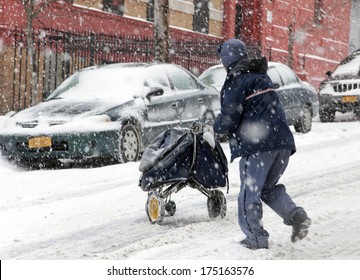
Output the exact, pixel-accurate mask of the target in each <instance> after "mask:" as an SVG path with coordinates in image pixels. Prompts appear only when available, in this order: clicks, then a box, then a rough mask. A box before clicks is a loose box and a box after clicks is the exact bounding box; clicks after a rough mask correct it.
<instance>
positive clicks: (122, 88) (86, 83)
mask: <svg viewBox="0 0 360 280" xmlns="http://www.w3.org/2000/svg"><path fill="white" fill-rule="evenodd" d="M145 72H146V69H145V68H142V67H136V68H133V67H104V68H92V69H88V70H85V71H79V72H77V73H75V74H74V75H72V76H71V77H69V78H68V79H66V80H65V81H64V82H63V83H62V84H61V85H60V86H59V87H58V88H57V89H56V90H55V91H54V92H53V93H52V94H51V95H50V96H49V98H48V99H54V98H75V99H82V98H106V99H108V98H114V97H126V98H129V97H131V98H132V97H134V96H141V95H143V94H144V93H145V91H146V87H145V77H146V73H145ZM147 84H148V83H147Z"/></svg>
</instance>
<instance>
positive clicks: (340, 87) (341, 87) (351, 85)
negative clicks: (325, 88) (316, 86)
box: [333, 82, 360, 92]
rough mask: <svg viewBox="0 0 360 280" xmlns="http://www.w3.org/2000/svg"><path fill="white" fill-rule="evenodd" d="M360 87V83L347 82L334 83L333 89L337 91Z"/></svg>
mask: <svg viewBox="0 0 360 280" xmlns="http://www.w3.org/2000/svg"><path fill="white" fill-rule="evenodd" d="M358 88H360V83H359V82H357V83H346V84H334V85H333V89H334V91H335V92H346V91H349V90H354V89H358Z"/></svg>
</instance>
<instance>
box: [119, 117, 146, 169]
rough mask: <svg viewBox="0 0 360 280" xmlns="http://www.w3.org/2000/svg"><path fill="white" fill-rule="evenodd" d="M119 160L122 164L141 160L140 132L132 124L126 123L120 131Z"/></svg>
mask: <svg viewBox="0 0 360 280" xmlns="http://www.w3.org/2000/svg"><path fill="white" fill-rule="evenodd" d="M118 147H119V151H118V155H117V159H118V161H119V162H120V163H126V162H129V161H138V160H139V158H140V147H141V138H140V133H139V130H138V129H137V128H136V126H135V125H133V124H132V123H125V124H123V125H122V128H121V130H120V137H119V143H118Z"/></svg>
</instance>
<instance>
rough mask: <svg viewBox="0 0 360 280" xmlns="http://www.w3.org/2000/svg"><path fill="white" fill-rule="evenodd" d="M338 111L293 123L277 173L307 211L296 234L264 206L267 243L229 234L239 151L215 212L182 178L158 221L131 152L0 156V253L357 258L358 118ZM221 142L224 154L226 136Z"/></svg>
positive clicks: (233, 229)
mask: <svg viewBox="0 0 360 280" xmlns="http://www.w3.org/2000/svg"><path fill="white" fill-rule="evenodd" d="M346 117H347V116H346ZM337 118H338V120H337V121H336V122H334V123H320V122H318V121H315V122H314V123H313V128H312V131H311V132H309V133H307V134H299V133H296V132H294V135H295V141H296V144H297V152H296V154H295V155H293V156H292V157H291V160H290V164H289V167H288V169H287V171H286V172H285V174H284V176H283V178H282V179H281V182H282V183H284V184H285V185H286V186H287V190H288V192H289V193H290V194H291V195H292V197H293V198H294V200H295V202H297V203H298V204H299V205H301V206H303V207H304V208H305V209H306V211H307V212H308V214H309V216H310V217H311V218H312V221H313V224H312V226H311V228H310V233H309V235H308V237H307V238H306V239H305V240H302V241H300V242H298V243H295V244H293V243H291V241H290V234H291V228H290V227H287V226H285V225H284V224H283V223H282V220H281V219H280V218H279V217H278V216H277V215H276V214H275V213H273V212H272V211H271V210H270V209H269V208H268V207H267V206H264V219H263V221H264V226H265V228H266V229H267V230H268V231H269V233H270V248H269V249H268V250H257V251H252V250H248V249H246V248H243V247H242V246H240V245H239V244H238V241H240V240H241V239H242V238H243V237H244V236H243V234H242V232H241V231H240V229H239V226H238V222H237V195H238V192H239V177H238V161H235V162H233V163H231V164H229V169H230V175H229V180H230V190H229V193H228V194H226V199H227V203H228V211H227V215H226V217H225V218H224V219H220V218H217V219H214V220H211V219H210V218H209V216H208V213H207V206H206V197H205V196H204V195H203V194H201V193H200V192H198V191H197V190H195V189H191V188H185V189H182V190H180V191H179V192H178V193H175V194H173V196H172V199H173V200H174V201H176V204H177V211H176V214H175V215H174V216H172V217H169V216H166V217H165V219H164V222H163V224H162V225H161V226H160V225H156V224H155V225H154V224H151V223H150V222H149V221H148V218H147V216H146V213H145V209H144V206H145V202H146V199H147V193H146V192H143V191H142V190H141V189H140V188H139V187H138V180H139V176H140V172H139V171H138V167H139V162H136V163H127V164H118V165H112V166H105V167H98V168H74V169H61V170H35V171H28V170H24V169H22V168H20V167H17V166H15V165H13V164H12V163H9V162H8V161H6V160H5V159H0V186H1V187H0V224H1V230H0V244H1V246H0V259H3V260H4V259H5V260H30V259H31V260H32V259H36V260H45V259H54V260H68V259H70V260H75V259H76V260H78V259H84V260H89V259H91V260H93V259H102V260H106V259H110V260H125V259H126V260H154V259H159V260H237V259H240V260H330V259H331V260H358V259H360V220H359V213H360V203H359V197H360V171H359V170H360V141H359V139H360V122H359V121H355V120H354V119H351V116H350V120H349V119H347V118H345V117H344V116H343V115H340V116H339V115H338V116H337ZM3 120H4V117H2V118H1V117H0V127H1V122H2V121H3ZM222 146H223V148H224V151H225V153H226V154H227V155H228V153H229V149H228V145H227V143H223V144H222ZM222 191H223V192H224V193H226V190H225V189H222Z"/></svg>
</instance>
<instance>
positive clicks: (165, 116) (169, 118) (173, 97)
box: [144, 65, 183, 139]
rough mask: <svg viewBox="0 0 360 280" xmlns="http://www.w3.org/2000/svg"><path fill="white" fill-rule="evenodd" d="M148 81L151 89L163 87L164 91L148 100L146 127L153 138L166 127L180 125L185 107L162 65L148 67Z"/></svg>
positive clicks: (149, 97)
mask: <svg viewBox="0 0 360 280" xmlns="http://www.w3.org/2000/svg"><path fill="white" fill-rule="evenodd" d="M146 83H147V86H148V87H149V89H151V88H152V89H154V88H161V89H162V90H163V91H164V92H163V94H161V95H153V96H148V98H147V100H146V120H147V121H146V124H145V126H144V129H145V131H146V133H147V134H148V136H149V138H151V139H152V138H154V137H155V136H157V135H158V134H159V133H161V132H163V131H164V130H166V129H169V128H171V127H176V126H179V125H180V120H181V114H182V112H183V109H182V104H180V102H179V100H178V95H177V94H176V91H174V90H173V88H172V87H171V85H170V81H169V78H168V75H167V73H166V68H164V67H163V66H162V65H154V66H151V67H149V68H148V69H147V74H146Z"/></svg>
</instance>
